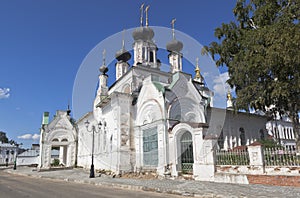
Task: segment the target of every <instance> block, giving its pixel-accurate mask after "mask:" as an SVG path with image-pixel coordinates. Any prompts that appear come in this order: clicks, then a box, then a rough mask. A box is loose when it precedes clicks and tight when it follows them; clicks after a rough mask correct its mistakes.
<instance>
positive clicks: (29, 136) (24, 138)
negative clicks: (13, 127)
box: [18, 133, 40, 140]
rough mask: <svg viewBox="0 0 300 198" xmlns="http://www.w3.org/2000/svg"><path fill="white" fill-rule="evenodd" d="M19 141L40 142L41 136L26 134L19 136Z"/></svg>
mask: <svg viewBox="0 0 300 198" xmlns="http://www.w3.org/2000/svg"><path fill="white" fill-rule="evenodd" d="M18 139H23V140H38V139H40V135H39V134H36V133H35V134H30V133H27V134H24V135H20V136H18Z"/></svg>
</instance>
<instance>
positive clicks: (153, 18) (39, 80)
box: [0, 0, 235, 147]
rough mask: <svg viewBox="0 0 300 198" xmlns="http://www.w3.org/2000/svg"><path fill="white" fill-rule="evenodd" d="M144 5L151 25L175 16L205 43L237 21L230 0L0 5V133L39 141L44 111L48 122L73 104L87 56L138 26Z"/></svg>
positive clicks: (37, 0) (33, 0)
mask: <svg viewBox="0 0 300 198" xmlns="http://www.w3.org/2000/svg"><path fill="white" fill-rule="evenodd" d="M143 2H145V4H146V5H150V10H149V23H150V25H153V26H162V27H168V28H169V27H170V21H171V19H172V18H176V25H175V28H176V29H177V30H178V31H181V32H184V33H185V34H188V35H189V36H191V37H192V38H194V39H196V40H197V41H198V42H199V43H201V44H202V45H208V44H209V43H210V42H212V41H216V38H215V37H214V29H215V28H216V27H219V26H220V25H221V24H222V23H223V22H224V23H228V22H229V21H231V20H233V19H234V17H233V13H232V9H233V7H234V5H235V1H224V0H206V1H199V0H187V1H175V0H173V1H170V0H165V1H154V0H153V1H137V0H136V1H133V0H112V1H99V0H88V1H85V0H51V1H50V0H26V1H22V0H18V1H16V0H2V1H1V2H0V131H4V132H6V133H7V135H8V137H9V138H10V139H14V140H16V141H17V142H19V143H23V144H24V147H30V145H31V144H32V143H38V141H39V138H38V135H39V128H40V126H41V119H42V113H43V112H44V111H49V112H50V114H51V115H50V116H51V118H52V117H53V115H54V114H55V111H56V110H58V109H66V108H67V105H68V101H70V103H72V91H73V83H74V80H75V77H76V74H77V71H78V69H79V68H80V65H81V64H82V62H83V60H84V58H85V57H86V56H87V54H88V53H89V52H90V51H91V50H92V49H93V48H94V47H95V46H96V45H97V44H98V43H100V42H101V41H102V40H104V39H106V38H107V37H109V36H111V35H113V34H115V33H118V32H120V31H122V30H123V29H130V28H134V27H137V26H139V8H140V5H141V4H142V3H143ZM120 47H121V44H120ZM127 47H128V48H130V47H131V46H130V45H129V46H128V45H127ZM183 55H184V54H183ZM101 56H102V54H101V53H100V54H99V57H100V60H101ZM99 64H100V63H99ZM200 66H201V65H200ZM183 67H184V66H183ZM183 70H184V71H186V72H192V70H187V69H185V68H183ZM97 75H98V71H95V76H97ZM96 78H97V77H96ZM113 78H114V76H113V77H112V78H110V83H112V82H113V81H114V79H113ZM95 87H96V83H95ZM71 106H72V104H71ZM90 106H91V107H92V104H90ZM76 119H78V117H77V118H76Z"/></svg>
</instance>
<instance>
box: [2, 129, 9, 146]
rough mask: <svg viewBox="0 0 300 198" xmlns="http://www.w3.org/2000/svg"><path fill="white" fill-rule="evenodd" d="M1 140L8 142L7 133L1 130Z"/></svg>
mask: <svg viewBox="0 0 300 198" xmlns="http://www.w3.org/2000/svg"><path fill="white" fill-rule="evenodd" d="M0 142H3V143H8V138H7V136H6V133H5V132H3V131H0Z"/></svg>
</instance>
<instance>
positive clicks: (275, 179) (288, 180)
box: [247, 175, 300, 187]
mask: <svg viewBox="0 0 300 198" xmlns="http://www.w3.org/2000/svg"><path fill="white" fill-rule="evenodd" d="M247 178H248V181H249V184H266V185H274V186H295V187H300V176H285V175H247Z"/></svg>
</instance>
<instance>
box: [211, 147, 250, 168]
mask: <svg viewBox="0 0 300 198" xmlns="http://www.w3.org/2000/svg"><path fill="white" fill-rule="evenodd" d="M249 163H250V160H249V154H248V152H247V151H246V150H235V151H222V150H217V151H216V165H249Z"/></svg>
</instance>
